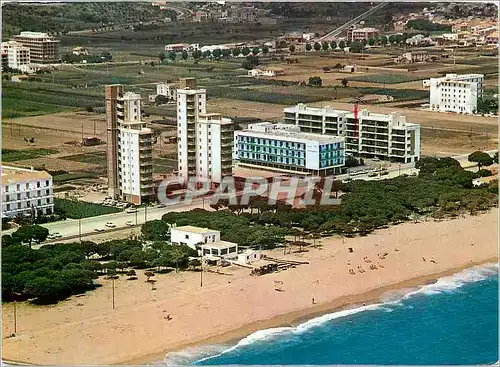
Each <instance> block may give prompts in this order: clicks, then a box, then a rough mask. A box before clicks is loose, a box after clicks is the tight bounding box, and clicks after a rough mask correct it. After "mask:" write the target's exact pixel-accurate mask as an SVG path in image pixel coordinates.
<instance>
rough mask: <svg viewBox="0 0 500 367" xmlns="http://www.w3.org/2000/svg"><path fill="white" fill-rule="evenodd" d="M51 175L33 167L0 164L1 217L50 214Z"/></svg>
mask: <svg viewBox="0 0 500 367" xmlns="http://www.w3.org/2000/svg"><path fill="white" fill-rule="evenodd" d="M53 212H54V198H53V190H52V176H51V175H50V174H48V173H47V172H45V171H35V170H34V169H33V168H31V169H25V168H19V167H9V166H5V165H3V166H2V218H5V217H6V218H13V217H15V216H18V215H23V216H28V215H34V216H37V215H38V214H52V213H53Z"/></svg>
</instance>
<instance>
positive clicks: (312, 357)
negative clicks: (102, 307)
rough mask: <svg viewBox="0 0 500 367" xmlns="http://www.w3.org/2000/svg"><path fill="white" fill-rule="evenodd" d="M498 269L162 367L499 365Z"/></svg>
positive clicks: (207, 348) (168, 360)
mask: <svg viewBox="0 0 500 367" xmlns="http://www.w3.org/2000/svg"><path fill="white" fill-rule="evenodd" d="M498 333H499V329H498V265H497V264H486V265H481V266H476V267H472V268H469V269H466V270H463V271H461V272H458V273H457V274H454V275H451V276H446V277H443V278H440V279H438V281H437V282H435V283H433V284H428V285H424V286H422V287H419V288H415V289H404V290H399V291H397V292H391V293H387V294H385V295H384V296H383V297H382V298H381V299H380V301H379V302H378V303H376V304H370V305H364V306H363V305H358V306H352V307H351V308H349V309H346V310H342V311H336V312H332V313H328V314H325V315H322V316H320V317H316V318H314V319H311V320H308V321H305V322H303V323H300V324H297V325H294V326H287V327H277V328H272V329H265V330H259V331H257V332H254V333H253V334H250V335H248V336H247V337H245V338H243V339H241V340H239V341H237V342H235V343H230V344H226V345H204V346H198V347H194V348H188V349H184V350H181V351H179V352H172V353H169V354H167V356H166V357H165V360H164V361H161V362H159V363H158V364H167V365H237V364H239V365H332V364H335V365H338V364H363V365H368V364H374V365H472V364H489V365H492V364H498V359H499V358H498V346H499V340H498Z"/></svg>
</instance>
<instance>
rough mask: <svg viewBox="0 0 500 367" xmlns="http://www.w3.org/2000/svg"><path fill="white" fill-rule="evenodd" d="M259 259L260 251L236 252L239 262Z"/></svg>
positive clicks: (247, 262) (248, 262)
mask: <svg viewBox="0 0 500 367" xmlns="http://www.w3.org/2000/svg"><path fill="white" fill-rule="evenodd" d="M260 259H261V253H260V251H256V250H245V251H243V252H242V253H241V254H238V263H240V264H250V263H252V262H255V261H259V260H260Z"/></svg>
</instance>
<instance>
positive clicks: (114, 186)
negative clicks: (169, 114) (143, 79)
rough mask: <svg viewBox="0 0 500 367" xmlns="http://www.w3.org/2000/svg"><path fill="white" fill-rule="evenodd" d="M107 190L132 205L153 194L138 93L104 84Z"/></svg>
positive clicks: (148, 135) (148, 138)
mask: <svg viewBox="0 0 500 367" xmlns="http://www.w3.org/2000/svg"><path fill="white" fill-rule="evenodd" d="M106 118H107V134H108V190H109V195H110V196H111V197H113V198H115V199H120V200H124V201H127V202H130V203H133V204H136V205H139V204H141V203H143V202H144V201H147V200H149V199H150V198H152V197H153V196H154V186H153V132H152V130H151V129H149V128H147V127H146V123H144V122H143V121H141V96H140V95H139V94H136V93H131V92H127V93H123V86H122V85H108V86H106Z"/></svg>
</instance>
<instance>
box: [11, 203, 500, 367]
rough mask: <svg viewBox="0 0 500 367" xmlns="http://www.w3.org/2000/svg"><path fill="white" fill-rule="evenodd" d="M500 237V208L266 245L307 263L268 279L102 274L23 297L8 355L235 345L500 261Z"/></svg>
mask: <svg viewBox="0 0 500 367" xmlns="http://www.w3.org/2000/svg"><path fill="white" fill-rule="evenodd" d="M497 244H498V212H497V211H496V210H492V211H489V212H488V213H484V214H481V215H478V216H467V217H461V218H456V219H451V220H446V221H423V222H418V223H415V222H411V223H409V222H408V223H403V224H399V225H397V226H391V227H388V228H384V229H380V230H377V231H376V232H374V233H373V234H370V235H369V236H365V237H355V238H339V237H325V238H322V239H321V240H319V241H318V243H317V246H315V247H311V248H306V249H305V251H298V249H295V250H296V251H292V252H289V253H288V254H286V255H285V254H283V250H282V249H275V250H267V251H266V252H265V253H266V254H267V255H269V256H271V257H275V258H282V259H285V260H286V259H288V260H297V261H303V262H306V264H305V265H300V266H296V267H293V268H290V269H288V270H286V271H280V272H275V273H270V274H267V275H264V276H260V277H251V276H249V270H248V269H246V268H241V267H230V268H227V269H223V273H225V276H221V275H220V274H217V273H216V272H214V273H211V272H208V273H205V274H203V286H200V275H199V274H198V273H192V272H179V273H170V274H166V275H161V274H159V275H158V278H157V282H156V284H155V289H154V290H152V289H151V286H150V284H149V283H147V282H146V281H145V280H146V278H145V277H143V274H139V278H140V279H139V280H136V281H128V280H127V279H126V278H120V279H118V280H116V281H115V282H114V283H115V284H114V286H112V284H111V282H107V281H106V280H103V279H100V280H99V281H98V282H99V284H101V287H99V288H97V289H95V290H94V291H92V292H88V293H85V294H82V295H78V296H74V297H70V298H69V299H67V300H65V301H64V302H61V303H59V304H56V305H48V306H36V307H35V306H32V305H30V304H27V303H26V304H24V303H19V304H18V305H17V314H18V315H19V316H20V318H19V320H18V321H19V322H18V323H17V330H18V333H17V334H18V335H16V337H13V338H4V339H3V340H2V347H3V351H4V353H3V357H5V358H6V359H10V360H12V361H26V362H27V363H31V364H36V365H55V364H61V363H63V364H66V365H82V364H86V365H94V364H95V365H106V364H107V365H111V364H114V365H116V364H129V365H130V364H141V363H142V364H147V363H149V364H151V363H161V362H162V361H163V360H164V359H165V356H166V355H167V353H169V352H174V351H181V350H184V349H185V348H190V347H191V348H192V347H196V346H204V345H221V344H224V346H225V345H228V347H229V346H230V345H232V344H233V343H236V342H238V341H239V340H241V339H243V338H245V337H246V336H248V335H249V334H252V333H253V332H255V331H258V330H262V329H269V328H273V327H276V326H280V325H290V326H294V325H297V324H299V323H302V322H304V321H306V320H310V319H313V318H315V317H317V316H320V315H324V314H328V313H333V312H336V311H338V310H342V309H346V308H352V307H357V306H361V305H362V304H363V303H366V304H370V303H375V302H378V300H379V299H382V300H384V301H386V300H390V299H391V298H392V297H393V296H398V294H400V293H403V292H406V291H407V289H405V288H413V289H415V288H416V287H419V286H422V285H426V284H429V283H434V282H435V281H436V280H437V279H439V278H442V277H444V276H448V275H453V274H456V273H458V272H460V271H462V270H463V269H467V268H470V267H473V266H477V265H481V264H485V263H491V262H495V263H496V262H497V259H498V255H499V253H498V245H497ZM353 269H356V270H355V271H353ZM365 269H366V270H365ZM353 272H354V273H355V274H353ZM277 283H278V284H280V288H282V291H281V292H276V284H277ZM112 295H115V297H116V308H112V307H111V305H112ZM313 298H314V299H315V301H316V302H315V304H312V302H311V301H312V299H313ZM2 309H3V313H2V320H3V323H2V330H3V334H4V335H10V333H12V332H13V327H14V312H13V311H14V310H13V308H12V305H11V304H3V305H2ZM168 315H171V316H172V318H170V319H168V318H167V316H168ZM111 341H112V342H111ZM75 345H76V346H78V348H76V349H75ZM174 363H175V362H174Z"/></svg>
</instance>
